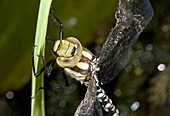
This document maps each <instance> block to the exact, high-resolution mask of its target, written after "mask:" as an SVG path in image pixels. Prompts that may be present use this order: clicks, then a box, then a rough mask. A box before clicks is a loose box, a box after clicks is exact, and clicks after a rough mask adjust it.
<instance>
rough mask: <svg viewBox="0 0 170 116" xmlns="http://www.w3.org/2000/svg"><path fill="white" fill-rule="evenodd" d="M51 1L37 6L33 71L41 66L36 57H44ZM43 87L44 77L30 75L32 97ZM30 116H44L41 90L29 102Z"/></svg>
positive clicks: (44, 1) (43, 1)
mask: <svg viewBox="0 0 170 116" xmlns="http://www.w3.org/2000/svg"><path fill="white" fill-rule="evenodd" d="M51 3H52V0H41V1H40V6H39V13H38V20H37V27H36V34H35V44H34V45H36V47H35V50H34V56H35V57H34V61H35V70H36V71H37V70H38V69H40V68H41V67H42V66H43V64H42V61H41V58H40V57H37V55H42V56H44V55H45V43H46V39H45V38H46V32H47V24H48V17H49V16H48V14H49V10H50V6H51ZM43 86H44V76H43V74H41V75H40V76H39V77H35V76H34V74H33V73H32V97H33V96H35V94H36V92H37V90H38V89H39V88H40V87H43ZM31 116H45V102H44V91H43V90H41V91H40V92H39V93H38V95H37V96H36V97H35V98H34V99H32V100H31Z"/></svg>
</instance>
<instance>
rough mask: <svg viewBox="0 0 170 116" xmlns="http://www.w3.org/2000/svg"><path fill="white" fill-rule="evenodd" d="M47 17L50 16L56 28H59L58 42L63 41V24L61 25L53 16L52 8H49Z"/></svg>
mask: <svg viewBox="0 0 170 116" xmlns="http://www.w3.org/2000/svg"><path fill="white" fill-rule="evenodd" d="M49 15H50V17H51V19H52V20H53V21H54V23H55V24H56V25H57V26H59V28H60V33H59V38H60V41H61V40H62V39H63V35H64V32H63V24H62V22H61V21H60V20H59V19H58V18H57V17H55V16H54V10H53V7H51V9H50V14H49Z"/></svg>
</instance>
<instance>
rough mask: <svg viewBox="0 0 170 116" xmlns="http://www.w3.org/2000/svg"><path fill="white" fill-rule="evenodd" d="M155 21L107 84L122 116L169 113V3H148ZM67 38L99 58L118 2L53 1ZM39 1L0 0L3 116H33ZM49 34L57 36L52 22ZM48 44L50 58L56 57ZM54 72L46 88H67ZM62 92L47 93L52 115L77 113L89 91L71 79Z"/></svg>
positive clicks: (0, 100) (0, 110)
mask: <svg viewBox="0 0 170 116" xmlns="http://www.w3.org/2000/svg"><path fill="white" fill-rule="evenodd" d="M150 2H151V4H152V6H153V9H154V17H153V19H152V21H151V22H150V23H149V25H148V26H147V28H146V29H145V30H144V32H143V33H142V34H141V35H140V37H139V40H138V41H137V43H136V44H135V45H134V46H133V49H132V50H131V54H132V55H131V58H130V61H129V63H128V65H127V66H126V68H125V69H124V70H123V71H121V73H120V74H119V75H118V76H117V77H116V78H115V79H114V80H113V81H112V82H110V83H108V84H106V85H104V86H103V88H104V89H105V91H106V93H107V94H108V95H109V97H111V98H112V100H113V102H114V104H116V106H117V108H118V109H119V110H120V112H121V115H122V116H169V115H170V110H169V109H170V78H169V75H170V67H169V63H170V30H169V28H170V14H169V12H170V9H169V7H170V1H168V0H166V1H165V0H164V1H154V0H151V1H150ZM53 6H54V11H55V15H56V16H57V17H58V18H59V19H60V20H61V21H62V22H63V24H64V35H65V37H67V36H75V37H77V38H78V39H79V40H80V41H81V43H82V44H83V45H84V46H85V47H87V48H88V49H90V50H91V51H93V53H95V54H96V55H98V53H99V52H97V51H96V48H100V47H101V46H102V44H103V43H104V41H105V39H106V37H107V35H108V33H109V31H110V29H111V28H112V27H113V26H114V23H115V19H114V16H115V10H116V6H117V1H116V0H107V2H106V1H105V0H100V1H98V0H93V1H92V0H69V1H68V0H62V1H59V0H55V1H54V3H53ZM38 7H39V1H37V0H36V1H35V0H28V1H23V0H17V1H11V0H1V1H0V14H1V18H0V27H1V28H0V116H23V115H25V116H30V107H31V106H30V105H31V98H30V96H31V51H32V46H33V45H34V43H33V42H34V35H35V29H36V20H37V13H38ZM48 35H50V36H52V37H54V38H58V28H57V26H56V25H55V24H54V23H53V22H52V21H51V20H49V28H48ZM51 47H52V46H51V45H50V44H49V43H47V49H46V51H47V52H46V55H47V56H46V60H47V61H48V60H49V59H50V58H52V57H53V55H52V53H51V52H50V49H51ZM60 75H61V74H60V72H59V71H58V70H57V68H54V71H53V72H52V77H51V78H46V77H45V86H51V85H52V86H53V85H64V80H63V79H62V78H60V77H62V76H60ZM68 79H69V83H70V86H69V87H68V88H65V89H64V90H58V91H57V90H56V91H48V90H47V91H45V98H46V101H45V102H46V114H47V115H48V116H68V115H73V113H74V111H75V110H76V108H77V106H78V105H79V103H80V101H81V99H83V98H84V94H85V92H86V87H84V86H82V85H80V83H79V82H77V81H75V80H74V79H71V78H68Z"/></svg>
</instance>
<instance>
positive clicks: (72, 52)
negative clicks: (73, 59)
mask: <svg viewBox="0 0 170 116" xmlns="http://www.w3.org/2000/svg"><path fill="white" fill-rule="evenodd" d="M75 51H76V47H75V46H74V47H73V49H72V51H71V55H72V56H74V55H75Z"/></svg>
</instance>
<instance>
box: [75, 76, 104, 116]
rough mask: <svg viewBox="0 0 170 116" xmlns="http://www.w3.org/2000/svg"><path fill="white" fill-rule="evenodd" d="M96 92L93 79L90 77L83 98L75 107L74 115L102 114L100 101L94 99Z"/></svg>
mask: <svg viewBox="0 0 170 116" xmlns="http://www.w3.org/2000/svg"><path fill="white" fill-rule="evenodd" d="M96 92H97V88H96V83H95V79H93V78H92V79H91V80H90V81H89V85H88V87H87V92H86V94H85V98H84V99H83V100H82V101H81V103H80V105H79V106H78V107H77V110H76V112H75V114H74V116H103V114H102V109H101V106H100V103H99V102H98V100H97V99H96Z"/></svg>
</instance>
